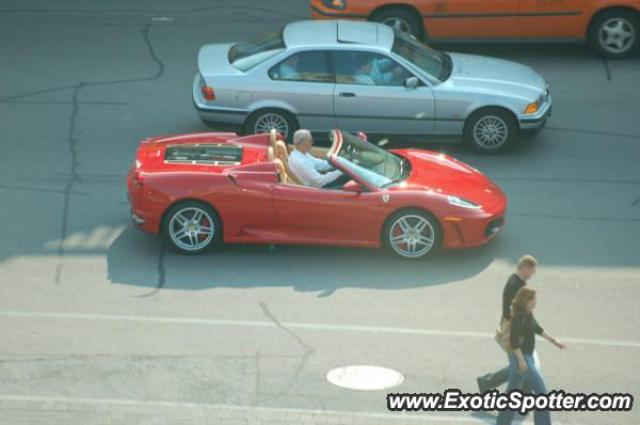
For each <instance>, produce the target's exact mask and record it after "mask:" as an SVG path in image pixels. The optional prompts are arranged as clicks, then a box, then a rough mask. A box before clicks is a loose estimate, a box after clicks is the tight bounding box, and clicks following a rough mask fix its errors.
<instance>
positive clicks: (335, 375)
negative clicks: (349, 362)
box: [327, 366, 404, 391]
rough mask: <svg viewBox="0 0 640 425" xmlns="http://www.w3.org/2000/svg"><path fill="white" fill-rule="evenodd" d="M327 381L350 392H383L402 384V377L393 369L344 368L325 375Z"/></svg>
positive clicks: (369, 367) (374, 367) (373, 367)
mask: <svg viewBox="0 0 640 425" xmlns="http://www.w3.org/2000/svg"><path fill="white" fill-rule="evenodd" d="M327 380H328V381H329V382H331V383H332V384H333V385H337V386H338V387H342V388H348V389H350V390H361V391H373V390H385V389H387V388H392V387H395V386H396V385H400V384H402V382H403V381H404V376H402V374H400V373H399V372H396V371H395V370H393V369H387V368H386V367H378V366H345V367H339V368H337V369H333V370H331V371H329V373H327Z"/></svg>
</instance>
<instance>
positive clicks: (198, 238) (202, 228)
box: [169, 207, 215, 251]
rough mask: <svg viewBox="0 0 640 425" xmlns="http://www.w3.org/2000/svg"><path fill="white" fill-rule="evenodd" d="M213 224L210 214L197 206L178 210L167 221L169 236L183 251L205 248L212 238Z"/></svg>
mask: <svg viewBox="0 0 640 425" xmlns="http://www.w3.org/2000/svg"><path fill="white" fill-rule="evenodd" d="M214 233H215V226H214V222H213V219H212V218H211V215H209V213H208V212H207V211H205V210H204V209H202V208H198V207H186V208H183V209H181V210H178V211H177V212H176V213H175V214H174V215H173V217H171V221H170V222H169V236H170V237H171V240H172V241H173V243H174V244H175V245H176V246H177V247H179V248H180V249H183V250H185V251H198V250H200V249H203V248H205V247H206V246H207V245H209V243H210V242H211V240H212V239H213V236H214Z"/></svg>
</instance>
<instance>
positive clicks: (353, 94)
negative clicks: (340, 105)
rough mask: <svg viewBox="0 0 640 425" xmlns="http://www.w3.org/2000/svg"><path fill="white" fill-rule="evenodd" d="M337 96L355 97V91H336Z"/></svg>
mask: <svg viewBox="0 0 640 425" xmlns="http://www.w3.org/2000/svg"><path fill="white" fill-rule="evenodd" d="M338 96H340V97H356V94H355V93H351V92H340V93H338Z"/></svg>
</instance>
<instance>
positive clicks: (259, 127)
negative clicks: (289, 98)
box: [245, 109, 298, 141]
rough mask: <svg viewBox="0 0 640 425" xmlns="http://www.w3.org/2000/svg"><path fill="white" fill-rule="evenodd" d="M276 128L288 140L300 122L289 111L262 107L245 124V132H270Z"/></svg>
mask: <svg viewBox="0 0 640 425" xmlns="http://www.w3.org/2000/svg"><path fill="white" fill-rule="evenodd" d="M271 129H275V130H276V131H277V132H278V133H280V134H282V136H283V137H284V138H285V139H286V140H288V141H289V140H291V138H292V137H293V133H294V132H295V131H296V130H297V129H298V122H297V121H296V119H295V117H294V116H293V115H291V114H290V113H289V112H286V111H282V110H279V109H262V110H259V111H256V112H254V113H253V114H251V116H250V117H249V119H247V123H246V125H245V133H248V134H259V133H270V132H271Z"/></svg>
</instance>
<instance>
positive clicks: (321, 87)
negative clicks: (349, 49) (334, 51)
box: [256, 50, 335, 131]
mask: <svg viewBox="0 0 640 425" xmlns="http://www.w3.org/2000/svg"><path fill="white" fill-rule="evenodd" d="M268 75H269V81H268V85H267V86H265V87H264V88H263V89H262V93H261V94H260V95H259V97H262V98H264V100H267V101H268V102H269V104H270V106H278V105H277V104H274V101H277V102H278V103H280V104H282V105H283V106H284V105H286V109H291V110H293V112H294V113H295V114H296V118H297V119H298V123H299V124H300V127H301V128H306V129H308V130H311V131H329V130H331V129H332V128H334V124H335V123H334V121H333V89H334V78H333V74H332V73H331V71H330V69H329V65H328V52H326V51H321V50H312V51H302V52H298V53H294V54H292V55H290V56H288V57H286V58H285V59H284V60H282V61H281V62H279V63H278V64H276V65H274V66H273V67H271V68H270V69H269V71H268ZM256 100H259V99H256Z"/></svg>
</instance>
